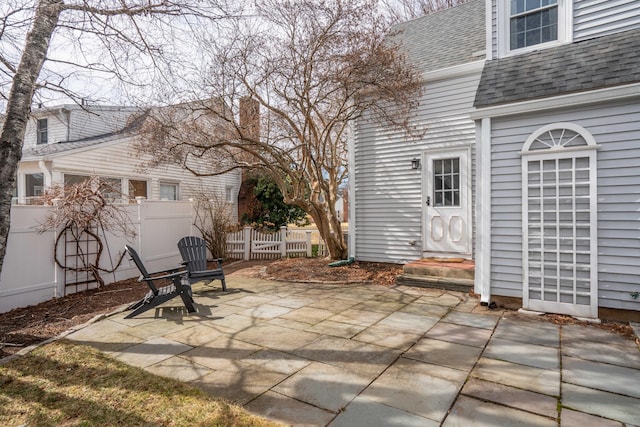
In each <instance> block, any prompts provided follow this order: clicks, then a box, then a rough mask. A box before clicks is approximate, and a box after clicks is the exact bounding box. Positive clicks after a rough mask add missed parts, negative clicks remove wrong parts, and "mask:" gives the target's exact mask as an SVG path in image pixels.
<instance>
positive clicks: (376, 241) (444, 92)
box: [350, 72, 480, 263]
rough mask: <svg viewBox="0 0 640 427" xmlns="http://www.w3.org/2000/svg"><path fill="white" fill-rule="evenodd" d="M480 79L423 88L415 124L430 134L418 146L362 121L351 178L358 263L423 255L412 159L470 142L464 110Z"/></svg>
mask: <svg viewBox="0 0 640 427" xmlns="http://www.w3.org/2000/svg"><path fill="white" fill-rule="evenodd" d="M479 78H480V73H479V72H474V73H472V74H468V75H464V76H458V77H454V78H449V79H443V80H437V81H429V82H427V83H426V90H425V94H424V97H423V99H422V102H421V103H420V107H419V108H418V110H417V115H416V117H417V118H416V123H420V124H423V125H426V126H427V127H428V129H429V130H428V132H427V133H426V135H425V136H424V137H423V138H422V139H421V140H420V141H408V140H407V139H406V138H405V136H404V135H403V133H402V132H398V131H392V130H389V129H384V128H381V127H380V126H378V125H376V124H375V123H372V122H369V121H366V120H361V121H360V122H359V123H358V125H357V126H356V130H355V135H354V140H355V143H354V158H355V162H354V167H353V171H354V173H355V176H353V177H351V179H353V180H354V187H353V188H354V193H355V194H354V195H353V198H352V200H353V201H354V206H355V233H356V249H355V254H356V258H357V259H358V260H363V261H377V262H392V263H405V262H407V261H409V260H414V259H418V258H420V257H421V256H422V244H421V242H422V179H421V176H422V171H421V170H412V169H411V160H412V159H413V158H414V157H417V158H420V157H421V153H422V152H423V151H424V150H426V149H428V148H443V147H447V146H450V145H460V144H469V145H472V144H473V143H474V141H475V128H474V123H473V121H471V120H470V119H469V111H470V109H471V106H472V104H473V99H474V96H475V91H476V89H477V86H478V81H479ZM474 159H475V153H474V151H473V150H472V164H473V163H474ZM473 175H475V174H474V173H473V172H472V176H473ZM352 226H353V225H352V224H350V227H352ZM412 243H413V244H412Z"/></svg>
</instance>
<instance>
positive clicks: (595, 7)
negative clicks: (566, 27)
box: [573, 0, 640, 41]
mask: <svg viewBox="0 0 640 427" xmlns="http://www.w3.org/2000/svg"><path fill="white" fill-rule="evenodd" d="M634 28H640V1H638V0H575V1H574V2H573V39H574V41H580V40H585V39H589V38H593V37H599V36H604V35H606V34H612V33H617V32H620V31H626V30H632V29H634Z"/></svg>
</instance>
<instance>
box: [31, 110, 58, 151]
mask: <svg viewBox="0 0 640 427" xmlns="http://www.w3.org/2000/svg"><path fill="white" fill-rule="evenodd" d="M56 111H58V110H56ZM45 117H46V118H47V119H48V123H47V125H48V127H47V133H48V135H47V137H48V143H49V144H55V143H57V142H60V141H66V140H67V129H68V125H67V121H68V116H67V115H66V114H59V111H58V114H54V113H48V114H40V115H38V116H31V117H29V121H28V122H27V129H26V130H25V134H24V147H25V148H27V147H35V146H36V145H37V143H38V139H37V136H36V129H37V123H38V119H43V118H45Z"/></svg>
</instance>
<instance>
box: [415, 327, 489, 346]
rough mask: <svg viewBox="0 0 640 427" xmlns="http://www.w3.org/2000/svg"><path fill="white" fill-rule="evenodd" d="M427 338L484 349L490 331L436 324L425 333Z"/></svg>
mask: <svg viewBox="0 0 640 427" xmlns="http://www.w3.org/2000/svg"><path fill="white" fill-rule="evenodd" d="M427 337H428V338H433V339H438V340H442V341H448V342H454V343H457V344H463V345H470V346H474V347H484V346H485V345H486V344H487V342H488V341H489V338H490V337H491V331H490V330H488V329H479V328H471V327H469V326H462V325H456V324H453V323H442V322H438V323H437V324H436V325H435V326H434V327H433V328H431V329H430V330H429V332H427Z"/></svg>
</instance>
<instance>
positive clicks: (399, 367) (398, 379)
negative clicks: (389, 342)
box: [360, 359, 464, 422]
mask: <svg viewBox="0 0 640 427" xmlns="http://www.w3.org/2000/svg"><path fill="white" fill-rule="evenodd" d="M423 365H425V364H423V363H422V362H416V361H411V360H407V359H404V360H403V363H401V364H394V365H393V366H391V367H390V368H389V369H388V370H387V371H385V372H384V373H383V374H382V375H380V377H378V379H376V380H375V381H374V382H373V384H371V385H370V386H369V387H367V389H366V390H365V391H364V392H363V393H362V394H361V395H360V397H361V398H363V399H365V400H371V401H374V402H377V403H380V404H384V405H386V406H391V407H393V408H396V409H400V410H402V411H405V412H409V413H412V414H414V415H419V416H421V417H425V418H429V419H430V420H433V421H437V422H441V421H442V420H443V419H444V417H445V416H446V414H447V411H448V410H449V407H450V406H451V404H452V403H453V401H454V399H455V398H456V395H457V394H458V391H459V389H460V388H461V387H462V381H464V380H462V381H460V382H457V381H450V380H446V379H443V378H439V377H435V376H433V375H430V373H431V372H430V371H429V370H426V372H425V370H423V369H422V368H423V367H424V366H423Z"/></svg>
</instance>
